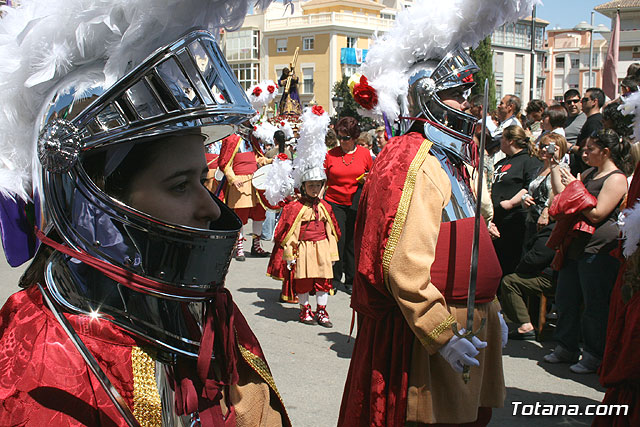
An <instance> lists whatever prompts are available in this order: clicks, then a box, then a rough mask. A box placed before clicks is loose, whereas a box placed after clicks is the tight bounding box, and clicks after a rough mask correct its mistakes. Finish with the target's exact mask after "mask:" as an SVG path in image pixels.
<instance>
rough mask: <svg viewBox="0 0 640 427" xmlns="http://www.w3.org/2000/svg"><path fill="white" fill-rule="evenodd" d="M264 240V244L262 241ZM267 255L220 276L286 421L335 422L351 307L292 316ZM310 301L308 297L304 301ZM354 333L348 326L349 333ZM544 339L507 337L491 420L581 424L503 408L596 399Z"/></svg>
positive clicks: (588, 381) (3, 293) (340, 298)
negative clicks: (323, 317)
mask: <svg viewBox="0 0 640 427" xmlns="http://www.w3.org/2000/svg"><path fill="white" fill-rule="evenodd" d="M265 247H266V248H269V245H265ZM1 258H2V260H1V261H0V277H2V279H3V280H2V281H3V284H2V287H0V302H2V303H4V301H5V300H6V298H7V297H8V296H9V295H10V294H11V293H13V292H15V291H16V290H17V287H16V283H17V279H18V277H19V275H20V269H19V270H13V269H10V267H9V266H8V265H7V264H6V261H5V260H4V257H1ZM267 261H268V260H267V259H254V258H247V260H246V261H245V262H242V263H241V262H237V261H233V262H232V264H231V269H230V273H229V276H228V279H227V286H228V287H229V288H230V289H231V290H232V292H233V295H234V298H235V301H236V302H237V304H238V305H239V306H240V309H241V310H242V312H243V313H244V315H245V316H246V318H247V320H248V321H249V323H250V325H251V327H252V328H253V331H254V332H255V334H256V335H257V336H258V338H259V339H260V342H261V344H262V347H263V349H264V351H265V354H266V355H267V359H268V361H269V363H270V365H271V370H272V372H273V375H274V377H275V380H276V384H277V385H278V388H279V390H280V393H281V394H282V397H283V399H284V402H285V404H286V406H287V409H288V411H289V415H290V417H291V420H292V421H293V425H294V426H314V427H324V426H335V425H336V421H337V418H338V410H339V407H340V401H341V398H342V389H343V386H344V380H345V378H346V373H347V370H348V367H349V357H350V354H351V350H352V347H353V339H351V340H350V341H349V336H348V335H349V325H350V321H351V311H350V309H349V297H348V295H346V294H345V293H344V292H338V294H337V295H335V296H333V297H330V299H329V305H328V312H329V314H330V315H331V319H332V321H333V324H334V327H333V328H332V329H325V328H322V327H321V326H317V325H313V326H309V325H303V324H301V323H298V321H297V318H298V308H297V307H296V306H293V305H283V304H280V303H279V302H278V295H279V282H276V281H275V280H272V279H270V278H268V277H266V276H265V271H266V267H267ZM312 305H313V306H314V307H315V301H313V304H312ZM354 336H355V334H354ZM551 347H552V344H551V343H549V342H545V343H544V345H543V346H541V345H540V344H539V343H537V342H515V341H513V342H510V343H509V344H508V345H507V347H506V349H505V351H504V353H505V356H504V369H505V376H506V383H507V401H506V402H505V407H504V408H502V409H499V410H496V411H494V416H493V419H492V422H491V425H492V426H514V425H518V426H519V427H528V426H531V427H533V426H558V425H562V426H582V425H590V422H591V421H590V418H588V417H569V416H566V417H561V416H555V417H554V416H537V417H536V416H530V417H525V416H519V417H514V416H512V415H511V413H512V410H513V406H512V404H511V402H514V401H521V402H523V404H535V403H536V402H540V404H566V405H581V408H582V409H584V407H585V406H586V405H588V404H597V403H599V402H600V400H601V399H602V396H603V389H602V388H601V387H600V386H599V385H598V382H597V378H596V376H595V375H586V376H584V375H576V374H572V373H570V372H569V369H568V366H567V365H560V366H557V365H548V364H541V363H539V360H541V359H542V356H543V355H544V354H546V353H547V352H548V351H550V350H549V349H550V348H551Z"/></svg>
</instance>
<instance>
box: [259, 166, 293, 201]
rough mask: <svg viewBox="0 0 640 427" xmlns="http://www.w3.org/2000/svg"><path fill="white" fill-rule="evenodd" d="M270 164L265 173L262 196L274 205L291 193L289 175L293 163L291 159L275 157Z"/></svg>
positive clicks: (291, 187)
mask: <svg viewBox="0 0 640 427" xmlns="http://www.w3.org/2000/svg"><path fill="white" fill-rule="evenodd" d="M272 165H273V166H271V169H269V172H268V173H267V180H266V181H267V186H266V188H265V191H264V196H265V197H266V198H267V200H268V201H269V203H271V205H274V206H275V205H277V204H278V203H280V202H281V201H283V200H284V199H285V198H286V197H287V196H289V195H291V194H293V178H292V177H291V172H292V170H293V164H292V162H291V160H288V159H287V160H281V159H279V158H278V157H275V158H274V159H273V163H272Z"/></svg>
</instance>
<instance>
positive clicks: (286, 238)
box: [280, 205, 311, 248]
mask: <svg viewBox="0 0 640 427" xmlns="http://www.w3.org/2000/svg"><path fill="white" fill-rule="evenodd" d="M305 209H311V208H310V207H309V206H307V205H302V208H301V209H300V212H298V215H296V219H295V220H294V221H293V224H291V228H290V229H289V231H288V232H287V234H285V236H284V239H282V242H280V246H282V247H283V248H284V246H285V245H286V244H287V241H289V239H290V238H291V235H293V233H295V231H296V229H297V228H298V224H300V222H301V221H302V215H303V214H304V211H305Z"/></svg>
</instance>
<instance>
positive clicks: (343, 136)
mask: <svg viewBox="0 0 640 427" xmlns="http://www.w3.org/2000/svg"><path fill="white" fill-rule="evenodd" d="M338 139H339V140H342V141H348V140H350V139H351V137H350V136H349V135H338Z"/></svg>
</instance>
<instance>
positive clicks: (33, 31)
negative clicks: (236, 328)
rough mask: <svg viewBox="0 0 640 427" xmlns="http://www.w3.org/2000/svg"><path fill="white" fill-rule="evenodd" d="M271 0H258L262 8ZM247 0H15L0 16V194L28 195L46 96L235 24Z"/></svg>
mask: <svg viewBox="0 0 640 427" xmlns="http://www.w3.org/2000/svg"><path fill="white" fill-rule="evenodd" d="M270 2H271V0H259V1H258V6H260V7H262V8H264V7H266V6H267V5H268V4H269V3H270ZM252 3H254V0H22V1H21V2H20V5H19V6H18V7H16V8H11V7H2V9H1V10H2V13H3V17H2V18H1V19H0V75H2V80H1V81H0V193H1V194H2V195H4V196H5V197H9V198H15V197H19V198H21V199H22V200H29V199H30V197H31V170H32V169H31V168H32V160H33V158H34V148H35V144H34V141H35V139H36V136H37V135H36V132H37V130H36V129H35V128H34V123H37V122H38V120H37V119H38V114H39V112H40V110H41V108H42V106H43V105H42V104H43V103H44V102H47V100H46V99H45V96H46V94H47V93H49V92H50V90H51V89H52V88H53V87H54V86H55V85H56V84H57V83H58V82H60V81H61V79H62V78H64V77H65V76H66V75H68V74H69V73H72V72H74V71H75V70H77V69H78V68H80V67H86V68H88V67H87V66H89V65H93V66H92V67H91V72H90V73H89V72H87V73H86V74H85V75H84V76H81V77H79V78H78V79H77V80H78V82H79V83H81V81H82V79H85V81H86V82H87V86H88V85H89V82H95V81H103V82H104V83H105V86H109V85H110V84H113V83H114V82H116V81H117V80H118V79H120V78H121V77H122V76H123V75H125V74H126V72H127V71H129V70H131V69H132V68H133V67H135V66H136V65H138V64H139V63H141V62H142V60H144V59H145V58H146V57H147V56H148V55H149V54H151V53H152V52H153V51H154V50H156V49H157V48H159V47H162V46H164V45H167V44H168V43H170V42H172V41H174V40H176V39H178V38H179V37H180V36H182V35H183V34H185V33H186V32H187V31H188V30H190V29H194V28H198V29H207V30H211V31H212V32H214V34H215V31H216V30H217V29H220V28H227V29H228V30H233V29H236V28H237V27H238V26H240V25H241V23H242V21H243V20H244V17H245V15H246V14H247V11H248V9H249V6H250V5H251V4H252Z"/></svg>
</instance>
